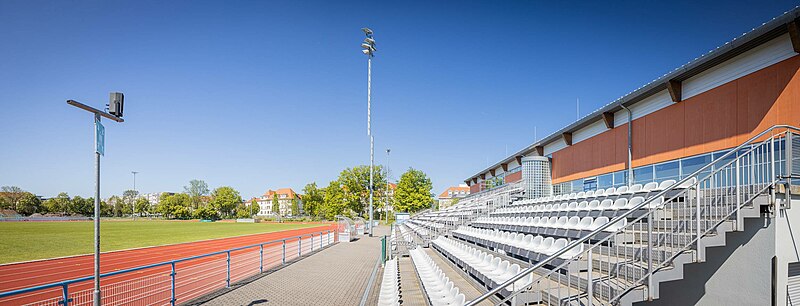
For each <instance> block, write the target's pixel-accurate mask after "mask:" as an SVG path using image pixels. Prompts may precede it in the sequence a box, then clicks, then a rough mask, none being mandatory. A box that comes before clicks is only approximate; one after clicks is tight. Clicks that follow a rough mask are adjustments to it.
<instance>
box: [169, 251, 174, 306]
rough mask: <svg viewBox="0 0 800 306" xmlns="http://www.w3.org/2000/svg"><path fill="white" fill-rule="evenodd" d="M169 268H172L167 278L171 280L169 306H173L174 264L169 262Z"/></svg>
mask: <svg viewBox="0 0 800 306" xmlns="http://www.w3.org/2000/svg"><path fill="white" fill-rule="evenodd" d="M170 266H172V271H171V272H170V273H169V277H170V279H171V280H170V282H171V284H170V287H171V288H170V299H169V304H170V305H172V306H175V262H174V261H173V262H171V263H170Z"/></svg>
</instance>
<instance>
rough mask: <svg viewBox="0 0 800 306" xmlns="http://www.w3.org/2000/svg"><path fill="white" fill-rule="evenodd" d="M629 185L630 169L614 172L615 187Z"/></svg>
mask: <svg viewBox="0 0 800 306" xmlns="http://www.w3.org/2000/svg"><path fill="white" fill-rule="evenodd" d="M625 185H628V170H622V171H617V172H614V187H619V186H625Z"/></svg>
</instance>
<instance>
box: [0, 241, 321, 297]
mask: <svg viewBox="0 0 800 306" xmlns="http://www.w3.org/2000/svg"><path fill="white" fill-rule="evenodd" d="M335 239H336V235H335V234H334V232H333V231H331V230H325V231H320V232H315V233H310V234H304V235H298V236H293V237H287V238H283V239H278V240H272V241H268V242H264V243H259V244H253V245H248V246H242V247H237V248H233V249H228V250H224V251H218V252H213V253H208V254H203V255H197V256H191V257H186V258H181V259H176V260H171V261H165V262H160V263H155V264H150V265H145V266H139V267H134V268H129V269H124V270H118V271H113V272H108V273H103V274H101V275H100V277H101V281H102V282H103V283H104V284H103V285H102V287H101V290H102V291H103V297H102V304H105V305H116V304H125V303H131V302H136V303H137V304H148V305H154V304H159V305H175V304H176V303H177V302H178V301H183V302H188V301H191V300H193V299H196V298H199V297H201V296H203V295H205V294H208V293H211V292H213V291H215V290H218V289H221V288H229V287H230V286H231V284H232V283H236V282H239V281H242V280H245V279H247V278H250V277H253V276H255V275H257V274H260V273H262V272H264V271H265V270H269V269H274V268H276V267H279V266H282V265H285V264H286V263H287V261H290V260H292V259H296V258H299V257H301V256H303V255H307V254H310V253H312V252H315V251H319V250H322V249H323V248H325V247H327V246H329V245H332V244H334V243H336V241H335ZM92 280H93V277H92V276H86V277H81V278H76V279H70V280H65V281H60V282H54V283H49V284H44V285H38V286H33V287H28V288H22V289H16V290H12V291H7V292H0V305H6V304H8V305H23V304H24V305H64V306H70V305H91V304H92V302H93V294H92V292H93V290H94V289H93V287H92Z"/></svg>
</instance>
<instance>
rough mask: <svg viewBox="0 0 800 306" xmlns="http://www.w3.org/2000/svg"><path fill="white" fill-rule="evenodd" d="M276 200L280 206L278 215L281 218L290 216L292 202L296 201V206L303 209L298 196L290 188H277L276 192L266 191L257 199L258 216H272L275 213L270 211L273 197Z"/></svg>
mask: <svg viewBox="0 0 800 306" xmlns="http://www.w3.org/2000/svg"><path fill="white" fill-rule="evenodd" d="M276 196H277V198H278V204H279V206H280V210H279V212H278V213H279V214H280V215H281V216H290V215H291V214H292V200H293V199H296V200H297V205H298V206H299V208H300V210H301V211H302V209H303V202H302V200H301V198H300V195H299V194H297V193H296V192H294V190H292V188H279V189H278V190H272V189H269V190H267V192H266V193H264V194H263V195H261V197H259V198H258V206H259V208H260V209H259V211H258V215H259V216H269V215H274V214H275V212H273V211H272V199H273V197H276Z"/></svg>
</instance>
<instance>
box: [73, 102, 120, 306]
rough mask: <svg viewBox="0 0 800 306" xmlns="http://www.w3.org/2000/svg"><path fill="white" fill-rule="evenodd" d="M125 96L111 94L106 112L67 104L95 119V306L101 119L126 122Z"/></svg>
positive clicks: (102, 139) (96, 292)
mask: <svg viewBox="0 0 800 306" xmlns="http://www.w3.org/2000/svg"><path fill="white" fill-rule="evenodd" d="M123 101H124V96H123V95H122V93H119V92H112V93H111V94H110V99H109V104H108V109H109V112H108V113H107V112H104V111H101V110H99V109H96V108H94V107H91V106H88V105H86V104H83V103H80V102H78V101H74V100H67V104H69V105H72V106H75V107H77V108H80V109H82V110H85V111H87V112H90V113H92V114H93V117H94V126H95V130H94V133H95V134H94V139H95V150H94V155H95V168H94V169H95V185H94V187H95V190H94V305H95V306H100V304H101V303H100V156H101V155H105V133H106V132H105V127H103V124H102V123H101V122H100V118H102V117H105V118H108V119H111V120H113V121H116V122H124V121H125V120H123V119H122V118H121V117H122V106H123Z"/></svg>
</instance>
